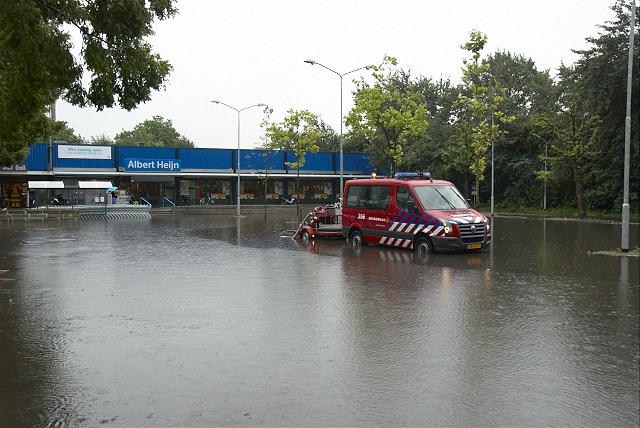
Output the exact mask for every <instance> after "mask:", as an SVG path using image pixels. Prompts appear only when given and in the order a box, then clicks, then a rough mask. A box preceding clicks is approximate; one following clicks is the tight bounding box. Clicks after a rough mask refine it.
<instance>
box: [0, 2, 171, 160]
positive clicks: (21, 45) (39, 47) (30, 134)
mask: <svg viewBox="0 0 640 428" xmlns="http://www.w3.org/2000/svg"><path fill="white" fill-rule="evenodd" d="M175 13H176V9H175V8H174V7H173V1H172V0H149V1H145V2H140V1H138V0H121V1H93V2H85V1H81V0H66V1H55V2H52V1H46V0H29V1H24V0H3V1H2V2H0V163H2V164H12V163H18V162H20V161H22V160H23V159H24V158H25V157H26V155H27V153H28V150H27V147H28V146H29V145H30V144H32V143H33V142H35V141H36V140H37V139H38V137H39V136H40V135H51V134H52V133H53V129H52V124H51V121H50V119H48V118H47V117H46V116H45V113H46V110H47V108H48V106H49V105H51V104H52V103H53V102H54V101H55V100H56V99H58V98H63V99H65V100H67V101H69V102H70V103H71V104H74V105H78V106H91V107H94V108H96V109H97V110H102V109H104V108H107V107H113V106H114V105H119V106H121V107H122V108H124V109H126V110H131V109H133V108H135V107H136V106H137V105H139V104H140V103H141V102H145V101H148V100H150V99H151V93H152V91H155V90H158V89H160V88H161V87H162V86H163V85H164V83H165V81H166V78H167V77H168V75H169V73H170V71H171V66H170V65H169V63H168V62H166V61H164V60H162V59H161V58H160V57H159V56H158V55H157V54H154V53H153V52H152V50H151V45H150V44H149V43H148V42H146V41H145V38H146V37H148V36H150V35H151V34H153V31H152V23H153V21H154V20H155V19H160V20H163V19H167V18H169V17H172V16H173V15H174V14H175ZM70 28H75V29H77V30H78V31H79V32H80V34H81V37H82V46H81V47H80V58H76V57H75V56H74V54H73V53H72V50H73V46H72V44H71V42H70V39H71V37H70V34H69V29H70Z"/></svg>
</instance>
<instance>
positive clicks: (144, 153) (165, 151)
mask: <svg viewBox="0 0 640 428" xmlns="http://www.w3.org/2000/svg"><path fill="white" fill-rule="evenodd" d="M177 151H178V149H175V148H167V147H118V166H119V167H125V166H126V165H125V159H176V154H177ZM182 168H184V165H183V166H182Z"/></svg>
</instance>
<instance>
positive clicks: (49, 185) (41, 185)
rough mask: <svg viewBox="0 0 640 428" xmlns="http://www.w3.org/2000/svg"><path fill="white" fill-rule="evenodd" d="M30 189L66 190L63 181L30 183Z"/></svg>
mask: <svg viewBox="0 0 640 428" xmlns="http://www.w3.org/2000/svg"><path fill="white" fill-rule="evenodd" d="M28 183H29V189H64V182H63V181H29V182H28Z"/></svg>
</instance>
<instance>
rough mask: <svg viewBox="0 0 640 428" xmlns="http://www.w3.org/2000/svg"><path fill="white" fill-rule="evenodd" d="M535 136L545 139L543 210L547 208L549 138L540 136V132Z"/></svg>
mask: <svg viewBox="0 0 640 428" xmlns="http://www.w3.org/2000/svg"><path fill="white" fill-rule="evenodd" d="M532 135H533V136H534V137H537V138H540V139H541V140H542V141H544V195H543V196H542V211H546V210H547V146H548V144H547V140H545V139H544V138H542V137H541V136H539V135H538V134H532Z"/></svg>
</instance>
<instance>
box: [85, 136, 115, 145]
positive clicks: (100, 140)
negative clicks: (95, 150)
mask: <svg viewBox="0 0 640 428" xmlns="http://www.w3.org/2000/svg"><path fill="white" fill-rule="evenodd" d="M91 144H92V145H94V146H113V145H115V143H114V142H113V140H112V139H111V138H109V137H108V136H106V135H105V134H101V135H98V136H95V137H91Z"/></svg>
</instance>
